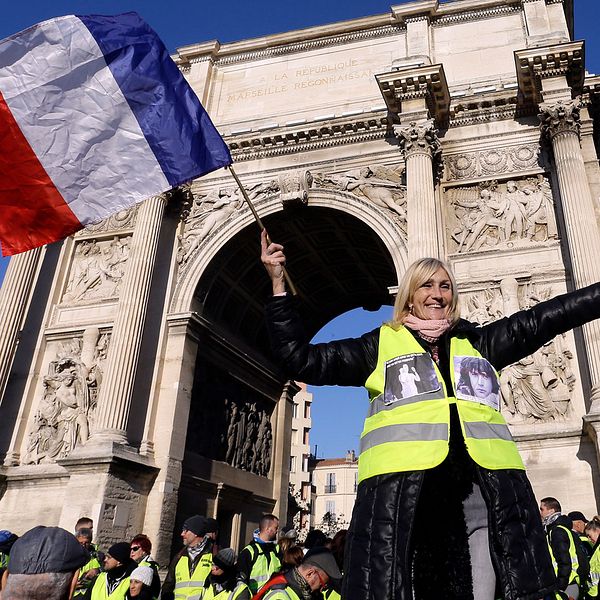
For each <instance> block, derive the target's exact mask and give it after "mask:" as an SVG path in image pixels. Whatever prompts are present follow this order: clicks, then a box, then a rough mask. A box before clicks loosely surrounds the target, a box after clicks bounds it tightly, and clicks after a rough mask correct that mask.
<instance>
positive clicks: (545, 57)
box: [514, 41, 585, 103]
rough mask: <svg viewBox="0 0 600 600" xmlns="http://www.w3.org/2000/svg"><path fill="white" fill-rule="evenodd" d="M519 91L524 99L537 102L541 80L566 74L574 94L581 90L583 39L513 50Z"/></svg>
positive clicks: (539, 97) (583, 53) (539, 95)
mask: <svg viewBox="0 0 600 600" xmlns="http://www.w3.org/2000/svg"><path fill="white" fill-rule="evenodd" d="M514 56H515V63H516V69H517V78H518V81H519V90H520V91H521V93H522V95H523V98H524V101H525V102H531V103H539V102H540V101H541V93H540V87H541V83H540V81H541V79H544V78H550V77H558V76H566V78H567V83H568V84H569V86H570V87H571V88H572V89H573V91H574V92H575V93H576V94H580V93H581V89H582V87H583V83H584V77H585V70H584V65H585V44H584V42H583V41H577V42H566V43H564V44H553V45H551V46H541V47H539V48H527V49H525V50H517V51H515V53H514Z"/></svg>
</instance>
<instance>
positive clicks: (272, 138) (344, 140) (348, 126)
mask: <svg viewBox="0 0 600 600" xmlns="http://www.w3.org/2000/svg"><path fill="white" fill-rule="evenodd" d="M388 126H389V125H388V118H387V115H386V113H385V112H379V113H369V114H363V115H361V116H360V117H353V118H352V119H332V120H331V121H323V122H319V123H314V122H313V123H307V124H306V125H305V126H304V127H302V128H298V127H295V128H293V129H287V130H286V129H285V128H277V129H273V130H272V131H266V132H257V133H255V134H240V135H230V136H225V141H226V142H227V144H228V145H229V148H230V150H231V153H232V155H233V157H234V159H235V160H236V161H244V160H257V159H260V158H269V157H273V156H283V155H286V154H293V153H296V152H306V151H310V150H319V149H322V148H332V147H334V146H341V145H345V144H355V143H361V142H367V141H372V140H379V139H384V138H385V137H386V134H387V131H388Z"/></svg>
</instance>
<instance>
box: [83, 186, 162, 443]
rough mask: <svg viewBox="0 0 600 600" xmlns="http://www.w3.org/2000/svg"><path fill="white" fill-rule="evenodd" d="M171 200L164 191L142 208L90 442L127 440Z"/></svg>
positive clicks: (133, 240)
mask: <svg viewBox="0 0 600 600" xmlns="http://www.w3.org/2000/svg"><path fill="white" fill-rule="evenodd" d="M166 203H167V196H166V195H165V194H161V195H160V196H153V197H151V198H148V200H146V201H145V202H144V203H143V204H142V205H141V206H140V210H139V213H138V218H137V223H136V227H135V231H134V233H133V237H132V240H131V254H130V256H129V259H128V260H127V271H126V273H125V276H124V277H123V282H122V285H121V290H120V293H119V304H118V307H117V316H116V319H115V323H114V326H113V330H112V335H111V338H110V346H109V349H108V357H107V360H106V368H105V376H104V379H103V380H102V385H101V387H100V393H99V395H98V408H97V410H96V422H95V425H94V430H93V431H92V436H91V438H90V442H89V443H90V444H92V445H93V444H94V443H98V442H103V441H116V442H121V443H125V442H126V441H127V421H128V418H129V407H130V405H131V395H132V392H133V384H134V381H135V373H136V367H137V362H138V356H139V352H140V347H141V342H142V334H143V331H144V322H145V318H146V308H147V304H148V298H149V295H150V284H151V282H152V275H153V272H154V263H155V259H156V250H157V247H158V238H159V233H160V226H161V222H162V218H163V213H164V209H165V206H166Z"/></svg>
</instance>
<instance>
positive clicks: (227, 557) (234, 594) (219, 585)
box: [202, 548, 252, 600]
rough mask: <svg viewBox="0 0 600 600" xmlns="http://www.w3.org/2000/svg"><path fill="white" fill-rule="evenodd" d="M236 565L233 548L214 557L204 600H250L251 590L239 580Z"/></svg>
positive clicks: (205, 586)
mask: <svg viewBox="0 0 600 600" xmlns="http://www.w3.org/2000/svg"><path fill="white" fill-rule="evenodd" d="M235 563H236V556H235V552H234V551H233V550H232V549H231V548H223V549H222V550H219V552H217V554H215V555H214V556H213V564H212V567H211V569H210V575H209V576H208V579H207V580H206V584H205V585H204V593H203V595H202V600H250V598H251V597H252V594H251V593H250V589H249V588H248V586H247V585H246V584H245V583H244V582H243V581H242V580H241V579H239V578H238V576H237V569H236V564H235Z"/></svg>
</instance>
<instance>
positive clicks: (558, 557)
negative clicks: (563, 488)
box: [540, 496, 589, 600]
mask: <svg viewBox="0 0 600 600" xmlns="http://www.w3.org/2000/svg"><path fill="white" fill-rule="evenodd" d="M561 510H562V509H561V505H560V502H559V501H558V500H557V499H556V498H552V497H551V496H548V497H546V498H542V499H541V500H540V515H541V517H542V522H543V524H544V529H545V530H546V535H547V536H548V545H549V547H550V556H551V557H552V563H553V565H554V570H555V572H556V578H557V582H558V589H559V590H561V591H563V592H565V594H566V595H567V596H568V597H569V598H573V600H578V598H579V597H580V595H581V591H582V590H583V589H584V588H585V586H586V584H587V579H588V575H589V560H588V557H587V555H586V553H585V550H584V549H583V546H582V545H581V542H580V541H579V538H578V537H576V534H575V533H574V532H573V531H572V530H571V525H572V521H571V519H570V518H569V517H567V515H563V514H562V512H561Z"/></svg>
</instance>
